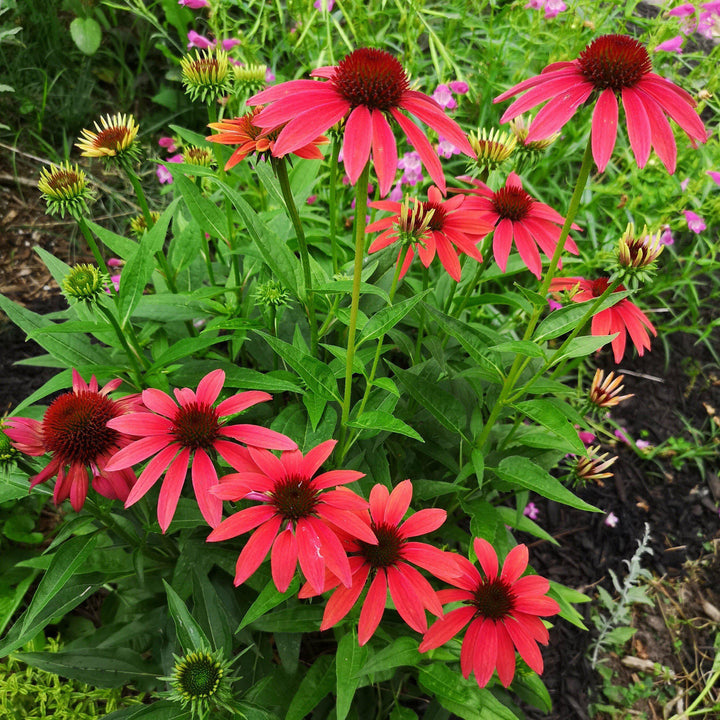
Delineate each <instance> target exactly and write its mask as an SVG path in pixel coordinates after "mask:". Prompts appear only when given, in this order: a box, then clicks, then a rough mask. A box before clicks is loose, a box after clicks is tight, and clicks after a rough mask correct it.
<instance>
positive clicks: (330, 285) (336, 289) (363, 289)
mask: <svg viewBox="0 0 720 720" xmlns="http://www.w3.org/2000/svg"><path fill="white" fill-rule="evenodd" d="M352 286H353V281H352V280H333V281H332V282H327V283H320V284H318V285H317V287H315V288H314V290H315V292H316V293H318V294H323V295H348V296H349V295H350V294H351V293H352ZM360 293H361V294H364V295H365V294H370V295H379V296H380V297H381V298H382V299H383V300H385V302H386V303H388V304H390V296H389V295H388V294H387V293H386V292H385V291H384V290H383V289H382V288H379V287H377V286H375V285H371V284H370V283H365V282H361V283H360Z"/></svg>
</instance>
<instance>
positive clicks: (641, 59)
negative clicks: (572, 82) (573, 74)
mask: <svg viewBox="0 0 720 720" xmlns="http://www.w3.org/2000/svg"><path fill="white" fill-rule="evenodd" d="M578 64H579V66H580V70H581V71H582V73H583V75H585V77H586V78H587V79H588V80H589V81H590V82H591V83H592V84H593V85H594V86H595V87H596V88H597V89H598V90H605V89H607V88H612V89H613V90H616V91H618V92H619V91H620V90H622V89H623V88H631V87H634V86H635V85H636V84H637V83H638V82H639V81H640V80H641V79H642V77H643V75H645V74H647V73H649V72H650V71H651V70H652V63H651V62H650V56H649V55H648V51H647V50H646V49H645V47H644V46H643V45H642V44H640V43H639V42H638V41H637V40H635V39H634V38H631V37H629V36H627V35H603V36H602V37H599V38H597V39H595V40H593V41H592V42H591V43H590V44H589V45H588V46H587V47H586V48H585V49H584V50H583V51H582V52H581V53H580V57H579V58H578Z"/></svg>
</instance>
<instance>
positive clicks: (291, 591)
mask: <svg viewBox="0 0 720 720" xmlns="http://www.w3.org/2000/svg"><path fill="white" fill-rule="evenodd" d="M299 587H300V581H299V580H298V579H297V578H296V577H295V578H293V581H292V582H291V583H290V586H289V587H288V589H287V590H286V591H285V592H284V593H281V592H280V591H279V590H278V589H277V588H276V587H275V583H274V581H272V580H270V582H269V583H268V584H267V585H266V586H265V587H264V588H263V589H262V590H261V592H260V594H259V595H258V596H257V598H256V600H255V602H253V604H252V605H251V606H250V607H249V608H248V610H247V612H246V613H245V616H244V617H243V619H242V620H241V621H240V625H238V628H237V630H236V631H235V632H236V633H238V632H240V630H242V629H243V628H244V627H247V626H248V625H249V624H250V623H253V622H255V621H256V620H258V619H259V618H261V617H262V616H263V615H265V613H267V612H269V611H270V610H272V609H273V608H274V607H277V606H278V605H280V603H284V602H285V601H286V600H287V599H288V598H290V597H292V596H293V595H295V593H297V591H298V588H299Z"/></svg>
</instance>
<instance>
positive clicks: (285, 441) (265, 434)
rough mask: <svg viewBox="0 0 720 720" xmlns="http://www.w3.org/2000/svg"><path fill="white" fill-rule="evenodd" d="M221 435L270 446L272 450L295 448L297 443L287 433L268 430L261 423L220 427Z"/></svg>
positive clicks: (264, 446)
mask: <svg viewBox="0 0 720 720" xmlns="http://www.w3.org/2000/svg"><path fill="white" fill-rule="evenodd" d="M220 435H224V436H225V437H231V438H233V439H234V440H238V441H239V442H241V443H245V444H246V445H252V446H253V447H259V448H268V449H270V450H295V449H297V444H296V443H295V442H294V441H293V440H291V439H290V438H289V437H287V435H283V434H282V433H279V432H276V431H275V430H268V429H267V428H264V427H260V426H259V425H225V426H224V427H221V428H220Z"/></svg>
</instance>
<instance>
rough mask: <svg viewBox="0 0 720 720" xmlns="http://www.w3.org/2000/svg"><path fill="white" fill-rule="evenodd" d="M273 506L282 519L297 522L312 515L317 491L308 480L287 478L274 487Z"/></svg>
mask: <svg viewBox="0 0 720 720" xmlns="http://www.w3.org/2000/svg"><path fill="white" fill-rule="evenodd" d="M273 504H274V505H275V507H276V508H277V510H278V513H279V514H280V515H282V517H283V518H285V519H287V520H292V521H297V520H299V519H300V518H304V517H308V516H309V515H312V514H313V512H314V511H315V506H316V505H317V491H316V490H314V489H313V487H312V486H311V485H310V481H309V480H306V479H305V478H298V477H289V478H287V480H285V481H284V482H281V483H278V484H277V485H276V486H275V490H274V491H273Z"/></svg>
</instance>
